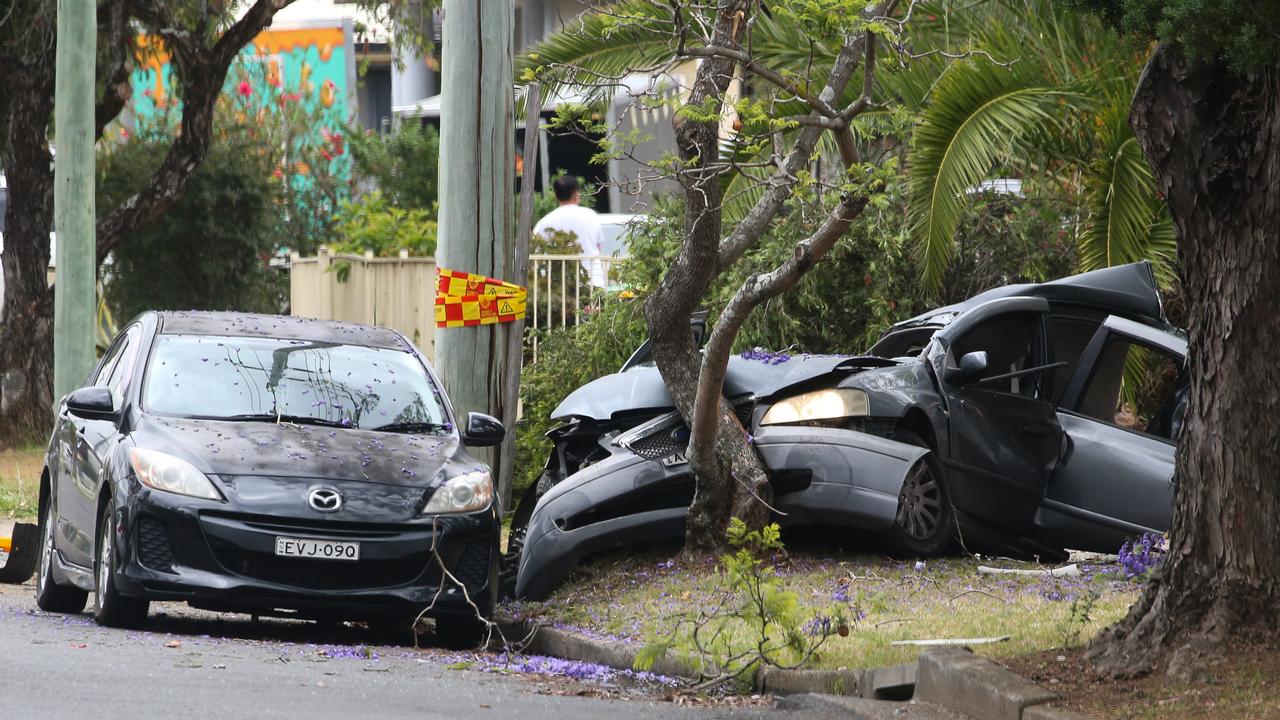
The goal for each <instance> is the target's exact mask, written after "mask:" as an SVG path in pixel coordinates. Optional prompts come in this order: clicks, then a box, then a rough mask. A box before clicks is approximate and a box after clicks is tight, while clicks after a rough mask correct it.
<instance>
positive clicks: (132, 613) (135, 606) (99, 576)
mask: <svg viewBox="0 0 1280 720" xmlns="http://www.w3.org/2000/svg"><path fill="white" fill-rule="evenodd" d="M98 526H99V527H100V528H101V533H100V534H99V537H98V548H97V553H96V555H97V558H96V562H95V568H94V569H95V575H94V577H95V579H96V592H95V593H94V598H93V619H94V620H96V621H97V623H98V624H99V625H105V626H107V627H120V628H136V627H139V626H141V625H142V624H143V623H144V622H146V620H147V609H148V608H149V606H150V604H151V603H149V602H147V601H146V600H140V599H137V598H131V597H125V596H123V595H121V594H120V593H119V592H118V591H117V590H116V567H115V566H116V563H115V550H116V544H115V535H116V514H115V503H114V502H108V503H107V504H106V506H105V507H103V509H102V517H101V520H100V521H99V523H98Z"/></svg>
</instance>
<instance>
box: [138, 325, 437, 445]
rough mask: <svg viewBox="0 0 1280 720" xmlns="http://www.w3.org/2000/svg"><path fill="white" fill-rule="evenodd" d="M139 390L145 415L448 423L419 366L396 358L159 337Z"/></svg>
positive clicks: (354, 348)
mask: <svg viewBox="0 0 1280 720" xmlns="http://www.w3.org/2000/svg"><path fill="white" fill-rule="evenodd" d="M144 382H145V386H144V390H143V397H142V404H143V407H144V408H146V409H147V410H148V411H150V412H154V413H158V414H161V415H175V416H180V417H200V418H211V419H218V418H232V417H237V416H246V415H257V414H270V415H291V416H297V417H305V418H317V419H319V420H324V421H328V422H333V423H338V424H341V425H345V426H349V427H355V428H365V429H376V428H378V427H381V426H385V425H389V424H393V423H429V424H433V425H440V424H443V423H445V422H446V419H447V416H446V414H445V411H444V407H443V406H444V403H443V401H442V399H441V396H440V392H439V389H438V388H437V387H436V386H435V384H434V383H432V381H431V378H430V376H429V375H428V374H427V372H426V370H425V368H424V367H423V366H422V363H421V362H419V360H418V358H417V357H415V356H414V355H412V354H410V353H408V352H405V351H401V350H388V349H378V348H369V347H363V346H358V345H343V344H337V343H317V342H308V341H301V340H274V339H268V338H245V337H214V336H192V335H161V336H159V337H158V338H157V341H156V345H155V348H154V349H153V351H152V353H151V358H150V360H149V361H148V362H147V370H146V376H145V381H144Z"/></svg>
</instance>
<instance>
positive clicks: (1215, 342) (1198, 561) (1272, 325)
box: [1094, 47, 1280, 679]
mask: <svg viewBox="0 0 1280 720" xmlns="http://www.w3.org/2000/svg"><path fill="white" fill-rule="evenodd" d="M1131 121H1132V124H1133V127H1134V131H1135V132H1136V133H1137V136H1138V139H1139V141H1140V142H1141V143H1142V146H1143V150H1144V151H1145V152H1146V154H1147V157H1148V158H1149V159H1150V161H1151V163H1152V165H1153V167H1154V170H1155V175H1156V178H1157V181H1158V182H1159V184H1160V188H1161V189H1162V191H1163V193H1164V195H1165V198H1166V199H1167V201H1168V203H1169V209H1170V210H1171V212H1172V214H1173V220H1174V223H1175V224H1176V227H1177V231H1178V250H1179V255H1180V262H1181V273H1182V288H1183V290H1184V292H1185V294H1186V304H1187V317H1188V330H1189V335H1190V373H1191V376H1190V378H1191V391H1190V401H1189V404H1188V406H1187V410H1186V415H1185V418H1186V419H1185V422H1184V426H1183V431H1182V436H1181V440H1180V442H1179V446H1178V457H1177V476H1176V482H1177V487H1176V490H1175V493H1174V496H1175V499H1174V504H1175V509H1174V521H1173V532H1172V536H1171V538H1170V550H1169V555H1168V558H1167V559H1166V561H1165V565H1164V567H1163V569H1162V570H1161V571H1160V572H1159V574H1158V576H1157V577H1156V578H1155V579H1153V580H1152V581H1151V582H1150V583H1148V585H1147V586H1146V588H1145V589H1144V591H1143V595H1142V598H1141V600H1139V602H1138V603H1137V604H1136V605H1135V606H1134V607H1133V608H1132V609H1131V611H1130V613H1129V615H1128V617H1126V618H1125V619H1124V620H1123V621H1121V622H1120V623H1119V624H1118V625H1117V626H1115V627H1113V628H1111V629H1110V630H1109V631H1107V632H1106V633H1105V634H1104V635H1103V636H1101V637H1100V638H1099V641H1098V642H1097V643H1096V645H1095V649H1094V656H1095V658H1096V659H1097V661H1098V667H1099V670H1101V671H1102V672H1104V673H1106V674H1110V675H1136V674H1143V673H1147V672H1150V671H1152V670H1153V669H1156V668H1160V667H1164V666H1165V664H1166V663H1167V670H1168V672H1169V674H1170V675H1173V676H1175V677H1180V678H1183V679H1186V678H1194V677H1196V676H1197V675H1199V674H1200V673H1201V672H1202V670H1200V668H1202V667H1203V663H1202V662H1201V661H1202V660H1203V659H1204V657H1205V656H1210V655H1213V654H1215V653H1217V652H1219V651H1220V650H1221V648H1222V647H1223V644H1224V642H1226V641H1228V640H1230V639H1238V638H1241V637H1246V636H1247V635H1248V633H1249V632H1250V631H1253V630H1274V629H1275V628H1276V627H1277V626H1280V614H1277V612H1276V603H1277V601H1278V600H1280V553H1277V552H1276V548H1277V546H1280V480H1278V479H1277V476H1276V467H1278V466H1280V442H1278V441H1280V370H1277V367H1280V365H1278V364H1277V357H1276V351H1277V349H1280V322H1278V320H1277V319H1278V318H1280V237H1277V231H1278V230H1280V195H1277V191H1276V188H1277V187H1280V64H1277V63H1273V64H1271V65H1270V66H1268V67H1265V68H1262V69H1260V70H1257V71H1255V72H1253V73H1250V74H1248V75H1243V76H1241V75H1236V74H1233V73H1232V72H1231V71H1230V70H1229V69H1228V68H1227V67H1226V65H1225V64H1221V63H1216V64H1215V63H1198V64H1190V63H1188V62H1187V61H1186V60H1185V59H1184V58H1183V57H1181V56H1180V55H1179V54H1178V53H1177V52H1176V51H1173V50H1171V49H1169V48H1167V47H1161V48H1159V49H1157V51H1156V52H1155V54H1154V55H1153V56H1152V58H1151V61H1150V62H1149V64H1148V65H1147V69H1146V71H1145V73H1144V74H1143V77H1142V79H1141V81H1140V83H1139V86H1138V90H1137V94H1136V96H1135V98H1134V105H1133V111H1132V115H1131Z"/></svg>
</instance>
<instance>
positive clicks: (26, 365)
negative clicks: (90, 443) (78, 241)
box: [0, 63, 53, 448]
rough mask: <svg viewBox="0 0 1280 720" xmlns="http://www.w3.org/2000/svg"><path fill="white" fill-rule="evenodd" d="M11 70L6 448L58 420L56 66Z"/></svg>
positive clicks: (2, 414) (1, 333) (2, 404)
mask: <svg viewBox="0 0 1280 720" xmlns="http://www.w3.org/2000/svg"><path fill="white" fill-rule="evenodd" d="M10 72H11V75H10V77H9V78H7V79H6V81H5V91H7V92H8V93H10V96H9V102H8V109H9V111H10V115H9V118H8V119H7V124H6V125H7V131H8V132H7V135H6V137H5V144H4V169H5V177H6V180H7V183H8V186H9V206H8V209H7V211H6V217H5V234H4V295H5V297H4V311H3V315H2V316H0V448H3V447H5V446H7V445H14V444H21V443H25V442H31V441H35V440H40V439H44V438H45V437H47V433H48V432H49V428H50V426H51V425H52V419H53V413H52V408H51V398H52V397H53V293H52V292H51V291H50V290H49V285H48V280H47V278H46V271H47V269H48V267H49V226H50V221H51V218H52V217H53V168H52V166H51V164H50V163H51V162H52V158H51V157H50V154H49V145H48V143H47V142H46V141H45V131H46V128H47V126H48V122H49V117H50V116H51V114H52V112H53V67H52V63H49V64H48V66H47V67H44V68H41V67H38V66H27V67H25V68H13V69H12V70H11V71H10Z"/></svg>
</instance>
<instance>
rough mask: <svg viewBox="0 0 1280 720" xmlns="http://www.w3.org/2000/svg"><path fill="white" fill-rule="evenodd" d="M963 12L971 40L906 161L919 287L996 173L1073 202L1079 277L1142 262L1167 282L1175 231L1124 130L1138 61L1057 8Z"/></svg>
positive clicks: (927, 111)
mask: <svg viewBox="0 0 1280 720" xmlns="http://www.w3.org/2000/svg"><path fill="white" fill-rule="evenodd" d="M944 12H945V10H944ZM965 12H966V13H969V17H967V18H966V20H967V22H966V32H971V33H972V34H971V35H970V37H969V38H967V41H966V42H964V43H961V44H960V47H958V48H957V50H958V52H957V53H956V54H957V55H960V56H961V57H959V58H958V59H956V60H955V61H954V62H952V63H950V64H948V65H947V66H946V68H945V69H944V70H943V71H942V73H941V74H940V76H939V77H938V79H937V82H936V83H935V84H934V86H933V88H932V90H931V91H930V93H929V94H928V97H927V98H926V100H925V103H924V107H923V109H922V111H921V113H920V118H919V124H918V125H917V126H916V129H915V132H914V133H913V135H912V142H911V150H910V154H909V157H910V166H909V169H908V174H909V178H910V187H911V200H910V217H911V219H912V221H913V235H914V237H915V240H916V242H917V244H918V247H919V249H920V256H921V259H922V263H921V264H922V269H923V275H924V281H925V283H926V285H927V286H929V287H931V288H936V287H937V285H938V283H939V282H940V280H941V278H942V274H943V272H944V270H945V269H946V266H947V262H948V260H949V259H950V256H951V254H952V251H953V246H954V240H953V238H954V236H955V232H956V228H957V225H958V224H959V221H960V217H961V214H962V213H963V211H964V209H965V207H966V205H967V204H968V201H969V197H970V195H971V193H970V192H969V190H970V189H971V188H974V187H975V186H978V185H979V184H980V183H981V182H982V181H984V180H988V179H991V178H992V177H993V175H994V174H995V171H996V169H997V168H1000V169H1010V168H1011V169H1013V170H1014V171H1015V172H1016V173H1017V174H1019V175H1022V176H1023V177H1024V179H1025V180H1027V181H1029V182H1030V183H1032V184H1036V183H1039V184H1041V185H1044V184H1052V185H1054V186H1055V187H1056V188H1060V189H1062V190H1065V191H1066V192H1068V193H1070V194H1072V195H1073V196H1075V197H1077V198H1078V199H1079V201H1080V204H1081V205H1082V208H1083V210H1084V223H1083V227H1082V229H1081V230H1080V232H1079V233H1078V236H1077V237H1078V242H1079V257H1080V264H1081V269H1082V270H1092V269H1096V268H1099V267H1105V266H1109V265H1117V264H1123V263H1128V262H1133V261H1135V260H1140V259H1144V258H1147V259H1151V260H1152V261H1153V264H1154V265H1155V267H1156V271H1157V275H1158V276H1159V278H1160V280H1161V281H1162V283H1166V284H1167V283H1169V282H1172V279H1173V268H1172V266H1173V260H1174V252H1175V251H1174V238H1173V231H1172V225H1171V224H1170V220H1169V215H1168V211H1167V209H1166V208H1165V206H1164V203H1163V202H1162V201H1161V200H1160V198H1159V196H1158V195H1157V194H1156V189H1155V183H1154V180H1153V178H1152V175H1151V169H1150V167H1149V165H1148V164H1147V162H1146V159H1145V158H1144V157H1143V155H1142V152H1141V150H1140V149H1139V148H1138V145H1137V142H1136V140H1135V138H1134V136H1133V132H1132V131H1131V130H1130V129H1129V126H1128V123H1127V117H1128V107H1129V98H1130V97H1131V95H1132V92H1133V88H1134V87H1135V86H1136V84H1137V79H1138V74H1139V72H1140V71H1141V68H1142V58H1141V57H1140V56H1139V55H1137V54H1136V53H1135V52H1133V50H1132V49H1131V48H1129V47H1128V46H1126V45H1125V44H1124V43H1123V42H1122V41H1121V40H1120V39H1119V38H1118V37H1117V36H1116V35H1115V34H1114V33H1112V32H1110V31H1109V30H1106V29H1104V28H1103V27H1102V26H1101V24H1100V23H1099V22H1098V21H1097V20H1096V19H1095V18H1093V17H1088V16H1083V15H1078V14H1074V13H1069V12H1065V11H1063V10H1061V9H1060V8H1059V4H1058V3H1049V2H1044V1H1043V0H1026V1H1025V2H1017V1H1016V0H1009V1H1008V2H993V3H988V4H986V5H985V6H984V7H983V8H981V9H976V8H968V9H966V10H965ZM975 20H976V21H977V22H975Z"/></svg>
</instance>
